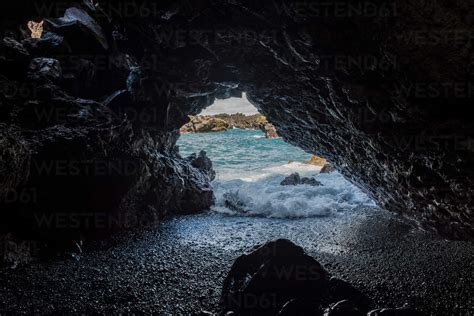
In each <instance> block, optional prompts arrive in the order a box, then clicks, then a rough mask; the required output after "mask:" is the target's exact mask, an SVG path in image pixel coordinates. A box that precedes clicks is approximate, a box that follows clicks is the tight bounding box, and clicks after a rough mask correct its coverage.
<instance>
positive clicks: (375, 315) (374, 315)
mask: <svg viewBox="0 0 474 316" xmlns="http://www.w3.org/2000/svg"><path fill="white" fill-rule="evenodd" d="M367 316H423V313H421V312H419V311H417V310H414V309H411V308H408V307H399V308H381V309H375V310H372V311H370V312H369V313H368V314H367Z"/></svg>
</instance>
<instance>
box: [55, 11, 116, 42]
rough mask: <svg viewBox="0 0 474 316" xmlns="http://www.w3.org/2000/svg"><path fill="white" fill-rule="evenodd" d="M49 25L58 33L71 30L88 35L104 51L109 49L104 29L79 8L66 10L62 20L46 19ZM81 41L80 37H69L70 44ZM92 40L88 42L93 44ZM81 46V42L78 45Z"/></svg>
mask: <svg viewBox="0 0 474 316" xmlns="http://www.w3.org/2000/svg"><path fill="white" fill-rule="evenodd" d="M46 21H47V22H48V24H49V25H50V26H51V27H52V28H53V29H55V30H56V31H57V32H58V33H60V32H65V31H66V30H67V31H70V29H74V30H77V31H78V32H77V33H79V32H80V33H82V34H87V36H88V37H89V38H91V39H92V41H94V40H95V41H97V42H98V43H99V44H100V45H101V47H102V48H103V49H104V50H108V49H109V44H108V40H107V37H106V36H105V34H104V31H103V30H102V27H101V26H100V25H99V24H98V23H97V22H96V21H95V20H94V19H93V18H92V17H91V16H90V15H89V14H88V13H87V12H86V11H84V10H82V9H81V8H78V7H71V8H68V9H66V12H65V13H64V16H63V17H61V18H49V19H46ZM73 39H74V40H76V41H78V40H80V37H76V38H74V37H73V36H69V37H67V40H68V42H70V41H71V40H73ZM92 41H91V40H89V41H88V42H89V43H91V42H92ZM77 44H78V45H79V44H80V43H79V42H78V43H77Z"/></svg>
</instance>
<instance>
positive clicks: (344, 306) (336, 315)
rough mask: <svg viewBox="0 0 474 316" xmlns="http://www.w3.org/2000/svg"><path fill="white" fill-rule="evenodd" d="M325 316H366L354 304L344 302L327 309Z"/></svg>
mask: <svg viewBox="0 0 474 316" xmlns="http://www.w3.org/2000/svg"><path fill="white" fill-rule="evenodd" d="M324 316H364V314H363V313H362V312H361V311H359V309H358V308H357V307H356V306H355V305H354V303H352V302H351V301H348V300H343V301H340V302H337V303H336V304H334V305H333V306H331V307H329V308H328V309H326V311H325V312H324Z"/></svg>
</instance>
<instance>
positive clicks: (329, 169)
mask: <svg viewBox="0 0 474 316" xmlns="http://www.w3.org/2000/svg"><path fill="white" fill-rule="evenodd" d="M334 171H336V168H334V166H333V165H332V164H330V163H326V164H324V166H323V167H322V168H321V170H320V171H319V173H331V172H334Z"/></svg>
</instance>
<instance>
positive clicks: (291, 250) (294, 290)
mask: <svg viewBox="0 0 474 316" xmlns="http://www.w3.org/2000/svg"><path fill="white" fill-rule="evenodd" d="M369 306H370V300H369V299H368V298H367V297H366V296H365V295H364V294H363V293H361V292H360V291H359V290H358V289H356V288H355V287H353V286H352V285H350V284H349V283H347V282H345V281H343V280H340V279H337V278H334V277H331V276H330V274H329V273H328V272H327V271H326V270H325V269H324V268H323V267H322V266H321V264H320V263H319V262H318V261H316V259H314V258H313V257H311V256H309V255H308V254H306V253H305V251H304V250H303V248H301V247H299V246H297V245H295V244H294V243H292V242H291V241H289V240H287V239H278V240H275V241H270V242H268V243H266V244H264V245H259V246H256V247H254V248H253V249H251V251H250V252H248V253H245V254H243V255H241V256H240V257H238V258H237V259H236V260H235V262H234V264H233V265H232V267H231V270H230V272H229V274H228V275H227V277H226V279H225V280H224V286H223V289H222V297H221V313H220V314H221V315H235V316H237V315H278V316H297V315H301V316H303V315H304V316H306V315H309V316H311V315H315V316H322V315H324V316H349V315H353V316H359V315H366V314H367V312H368V310H369ZM404 313H406V314H404ZM369 315H370V316H377V315H408V316H410V315H420V313H419V312H417V311H415V310H412V309H409V308H405V307H402V308H395V309H388V308H385V309H377V310H373V311H371V312H370V313H369Z"/></svg>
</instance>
